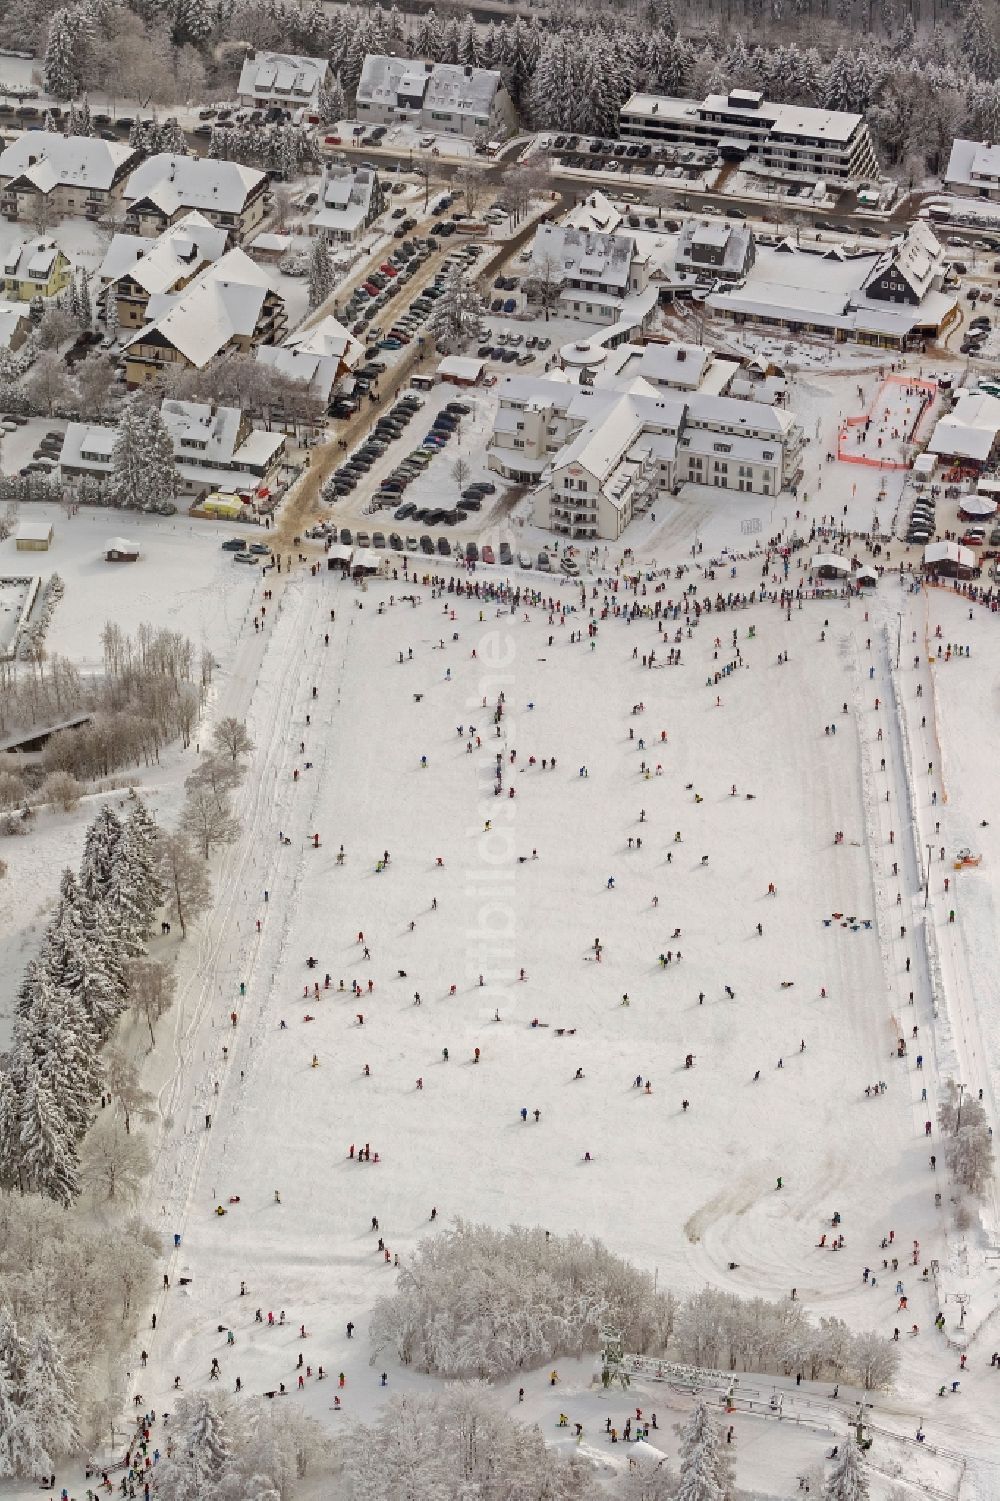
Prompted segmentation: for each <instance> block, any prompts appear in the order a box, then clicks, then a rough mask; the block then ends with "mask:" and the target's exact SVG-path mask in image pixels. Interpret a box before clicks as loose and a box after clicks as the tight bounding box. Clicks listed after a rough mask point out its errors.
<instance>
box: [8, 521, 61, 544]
mask: <svg viewBox="0 0 1000 1501" xmlns="http://www.w3.org/2000/svg"><path fill="white" fill-rule="evenodd" d="M51 545H52V522H51V521H22V522H21V525H20V526H19V527H18V529H17V531H16V533H15V534H14V546H15V547H16V548H17V550H18V552H48V550H49V548H50V546H51Z"/></svg>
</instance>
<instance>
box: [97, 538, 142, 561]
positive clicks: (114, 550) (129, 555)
mask: <svg viewBox="0 0 1000 1501" xmlns="http://www.w3.org/2000/svg"><path fill="white" fill-rule="evenodd" d="M104 561H105V562H106V563H138V561H139V544H138V542H130V541H129V540H128V538H127V537H112V538H111V541H110V542H109V543H108V545H107V547H106V548H105V550H104Z"/></svg>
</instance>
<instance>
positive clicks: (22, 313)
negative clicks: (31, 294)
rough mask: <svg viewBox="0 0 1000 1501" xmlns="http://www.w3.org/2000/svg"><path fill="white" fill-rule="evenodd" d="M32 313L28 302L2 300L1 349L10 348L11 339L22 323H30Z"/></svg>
mask: <svg viewBox="0 0 1000 1501" xmlns="http://www.w3.org/2000/svg"><path fill="white" fill-rule="evenodd" d="M30 321H31V314H30V312H29V310H28V304H27V303H26V302H21V303H17V302H0V349H9V348H10V341H11V339H13V338H14V336H15V335H16V333H17V331H18V329H19V328H20V327H21V325H22V323H29V322H30Z"/></svg>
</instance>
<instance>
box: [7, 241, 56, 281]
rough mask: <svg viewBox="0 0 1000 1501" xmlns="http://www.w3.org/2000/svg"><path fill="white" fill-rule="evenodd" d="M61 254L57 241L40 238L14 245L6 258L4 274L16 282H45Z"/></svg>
mask: <svg viewBox="0 0 1000 1501" xmlns="http://www.w3.org/2000/svg"><path fill="white" fill-rule="evenodd" d="M60 253H62V254H64V253H65V252H60V249H59V246H58V245H57V244H56V242H55V240H50V239H47V238H43V237H41V236H39V237H38V238H36V239H34V240H25V241H24V242H23V244H20V245H12V246H11V247H10V249H9V250H8V251H7V254H6V256H5V257H4V265H3V274H4V276H9V277H11V279H12V280H15V281H45V280H47V279H48V276H49V274H50V272H51V270H52V267H53V264H54V263H55V260H56V257H57V256H58V255H60Z"/></svg>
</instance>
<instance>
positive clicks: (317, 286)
mask: <svg viewBox="0 0 1000 1501" xmlns="http://www.w3.org/2000/svg"><path fill="white" fill-rule="evenodd" d="M333 283H334V271H333V264H332V262H331V260H330V246H329V244H328V242H327V238H326V235H324V234H318V235H317V236H316V238H315V240H314V241H313V244H312V249H311V251H310V254H309V306H310V307H312V308H315V307H319V305H320V303H321V302H325V301H326V299H327V298H328V297H329V295H330V293H331V292H332V291H333Z"/></svg>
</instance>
